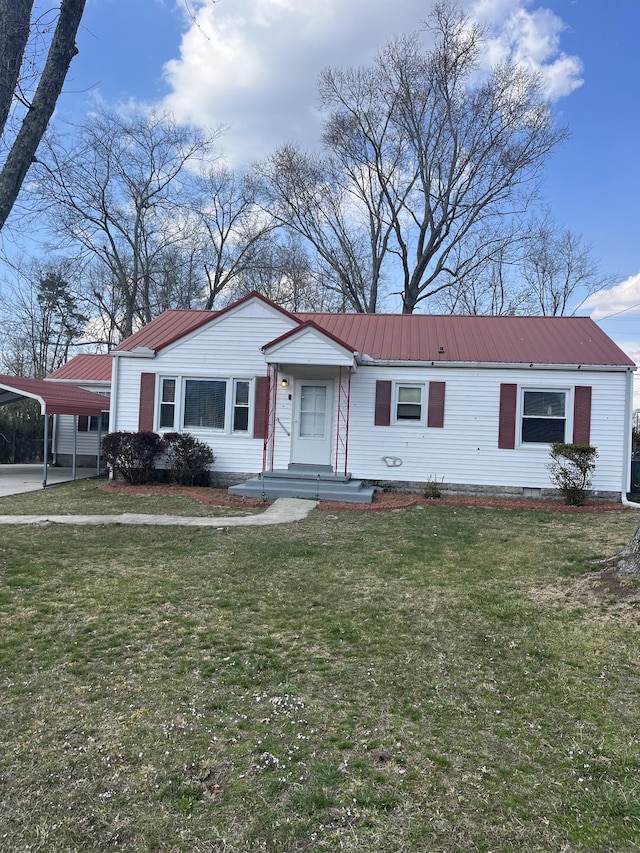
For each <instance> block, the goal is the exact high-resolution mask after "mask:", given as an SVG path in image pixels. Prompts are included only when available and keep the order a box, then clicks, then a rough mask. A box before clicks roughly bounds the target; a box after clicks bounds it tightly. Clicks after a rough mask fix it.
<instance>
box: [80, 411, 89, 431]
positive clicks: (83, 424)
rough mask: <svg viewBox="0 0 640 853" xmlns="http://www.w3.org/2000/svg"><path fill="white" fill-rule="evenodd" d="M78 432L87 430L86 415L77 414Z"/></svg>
mask: <svg viewBox="0 0 640 853" xmlns="http://www.w3.org/2000/svg"><path fill="white" fill-rule="evenodd" d="M78 432H89V417H88V415H78Z"/></svg>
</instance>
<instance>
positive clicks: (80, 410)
mask: <svg viewBox="0 0 640 853" xmlns="http://www.w3.org/2000/svg"><path fill="white" fill-rule="evenodd" d="M25 397H27V398H30V399H32V400H38V401H39V402H40V405H41V407H42V412H43V414H48V415H95V416H96V417H97V416H99V415H100V413H101V412H102V411H103V410H106V409H108V408H109V401H108V399H107V398H106V397H104V396H102V395H100V394H94V393H93V392H92V391H85V390H84V389H83V388H76V387H75V386H74V385H67V384H65V383H63V382H49V381H48V380H47V379H29V378H27V377H25V376H5V375H3V374H0V406H3V405H5V404H7V403H15V402H17V401H18V400H22V399H24V398H25Z"/></svg>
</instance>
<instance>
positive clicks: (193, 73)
mask: <svg viewBox="0 0 640 853" xmlns="http://www.w3.org/2000/svg"><path fill="white" fill-rule="evenodd" d="M178 2H180V3H181V5H182V7H183V9H184V13H185V21H186V27H187V30H186V32H185V33H184V35H183V38H182V43H181V47H180V56H179V58H175V59H172V60H171V61H169V62H168V63H167V64H166V65H165V79H166V81H167V82H168V84H169V86H170V89H171V93H170V95H169V96H168V97H167V98H166V101H165V105H166V106H167V107H169V108H170V109H171V110H172V111H173V112H174V113H175V115H176V117H177V118H178V120H182V121H191V122H194V123H197V124H200V125H202V126H204V127H209V128H213V127H218V126H219V125H225V126H227V127H228V128H229V130H228V133H227V135H226V137H225V139H224V140H223V147H224V149H225V153H226V155H227V156H228V158H229V159H230V160H231V162H232V163H233V162H235V163H242V162H248V161H251V160H256V159H260V158H261V157H263V156H264V155H265V154H267V153H268V152H269V151H271V150H273V148H274V147H275V146H276V145H278V144H281V143H283V142H287V141H297V142H299V143H301V144H302V145H303V146H305V147H312V146H315V145H316V144H317V140H318V136H319V117H318V114H317V111H316V81H317V77H318V73H319V72H320V71H321V70H322V68H324V67H326V66H328V65H329V66H353V65H360V64H366V63H369V62H370V61H371V60H372V58H373V57H374V55H375V54H376V52H377V51H378V49H379V48H380V47H382V46H383V45H384V44H385V43H386V42H387V41H388V40H389V39H390V38H391V37H393V35H395V34H396V33H401V32H410V31H412V30H416V29H417V28H419V27H420V26H421V24H422V23H423V22H424V20H425V18H426V17H427V16H428V14H429V11H430V9H431V7H432V4H433V0H428V2H425V0H395V2H394V4H393V13H392V14H390V7H389V4H388V3H387V2H385V0H322V2H317V3H302V2H300V0H232V2H225V0H219V2H217V3H213V2H211V0H190V2H189V3H188V4H187V3H186V2H185V0H178ZM465 5H466V6H467V7H468V8H469V9H470V10H471V12H472V13H473V14H474V15H476V16H478V17H479V18H480V19H481V20H482V21H483V22H485V23H487V24H488V25H491V27H492V28H493V32H494V36H493V38H492V39H491V42H490V45H489V50H488V52H487V56H488V57H490V59H491V60H492V61H494V60H498V59H501V58H502V59H504V58H507V57H511V58H517V59H518V60H519V61H521V62H523V63H525V64H527V65H528V66H529V67H532V68H536V69H538V70H540V71H541V73H542V74H543V78H544V80H545V82H546V87H547V91H548V92H549V94H550V95H552V96H553V97H558V96H559V95H562V94H568V93H569V92H571V91H572V90H573V89H574V88H575V87H576V86H577V85H579V84H580V80H579V76H578V75H579V71H580V62H579V60H578V59H577V58H576V57H570V56H566V55H564V54H562V53H560V51H559V38H560V34H561V32H562V30H563V27H564V25H563V23H562V21H561V20H560V18H558V17H557V16H556V15H554V14H553V13H551V12H549V11H548V10H546V9H534V10H532V11H529V10H528V7H529V5H530V3H529V0H475V2H473V0H466V2H465ZM390 19H391V20H392V22H393V29H390V27H389V21H390Z"/></svg>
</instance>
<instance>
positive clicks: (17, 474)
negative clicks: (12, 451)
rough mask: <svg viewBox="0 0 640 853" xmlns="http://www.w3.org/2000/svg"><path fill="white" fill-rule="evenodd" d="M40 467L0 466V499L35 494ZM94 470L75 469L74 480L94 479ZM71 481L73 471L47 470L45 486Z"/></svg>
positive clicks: (38, 481)
mask: <svg viewBox="0 0 640 853" xmlns="http://www.w3.org/2000/svg"><path fill="white" fill-rule="evenodd" d="M43 475H44V472H43V468H42V465H0V498H2V497H6V496H7V495H19V494H22V492H37V491H38V490H40V489H41V488H42V480H43ZM95 475H96V469H95V468H77V469H76V479H77V480H84V479H87V478H88V477H95ZM70 480H73V469H71V468H55V467H52V466H50V467H49V468H47V486H53V485H55V483H68V482H69V481H70Z"/></svg>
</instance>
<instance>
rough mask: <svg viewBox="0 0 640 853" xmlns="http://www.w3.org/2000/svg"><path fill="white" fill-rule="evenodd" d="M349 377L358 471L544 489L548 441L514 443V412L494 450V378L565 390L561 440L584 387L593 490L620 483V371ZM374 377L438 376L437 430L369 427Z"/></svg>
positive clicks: (409, 374)
mask: <svg viewBox="0 0 640 853" xmlns="http://www.w3.org/2000/svg"><path fill="white" fill-rule="evenodd" d="M356 377H357V378H356V379H355V380H354V381H353V383H352V397H351V423H350V436H351V440H350V442H349V469H350V470H351V471H352V472H354V473H357V474H358V476H360V477H365V478H367V479H373V480H378V479H380V480H385V479H386V480H404V481H419V482H426V481H427V480H429V479H430V478H434V477H435V478H437V479H438V480H439V479H441V478H443V479H444V482H446V483H468V484H475V485H495V486H514V487H527V488H529V487H530V488H550V487H551V481H550V479H549V472H548V470H547V468H546V465H547V463H548V462H549V447H548V445H526V446H519V431H520V419H519V417H518V419H517V422H516V424H517V425H516V448H515V449H514V450H501V449H499V448H498V414H499V402H500V400H499V398H500V384H501V383H515V384H517V385H518V386H519V387H520V386H526V387H527V388H531V387H534V388H539V389H553V388H557V389H565V390H569V391H571V394H569V395H568V409H569V411H568V412H567V435H566V438H567V440H568V441H571V440H572V432H571V431H572V425H573V411H572V405H573V402H572V401H573V397H572V392H573V388H574V386H575V385H590V386H591V387H592V389H593V391H592V407H591V444H593V445H595V446H596V447H597V448H598V460H597V467H596V472H595V476H594V480H593V488H594V489H598V490H604V491H619V490H620V488H621V485H622V465H623V458H624V396H625V374H624V373H622V372H620V373H604V372H596V371H591V372H589V371H584V370H580V371H551V370H526V369H516V370H510V369H501V368H496V369H473V368H442V367H441V368H438V367H434V368H422V369H419V368H380V367H361V368H359V369H358V372H357V374H356ZM379 379H387V380H392V381H396V382H397V381H402V382H411V381H416V380H418V379H421V380H422V381H441V382H445V383H446V392H445V409H444V428H440V429H439V428H427V427H426V426H424V425H413V424H410V425H402V424H393V423H392V425H391V426H387V427H382V426H373V423H374V401H375V383H376V380H379ZM425 423H426V420H425ZM356 436H357V438H356ZM385 457H386V458H387V462H388V463H391V462H392V460H396V466H395V467H389V465H388V464H387V463H386V462H385V460H384V458H385Z"/></svg>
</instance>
